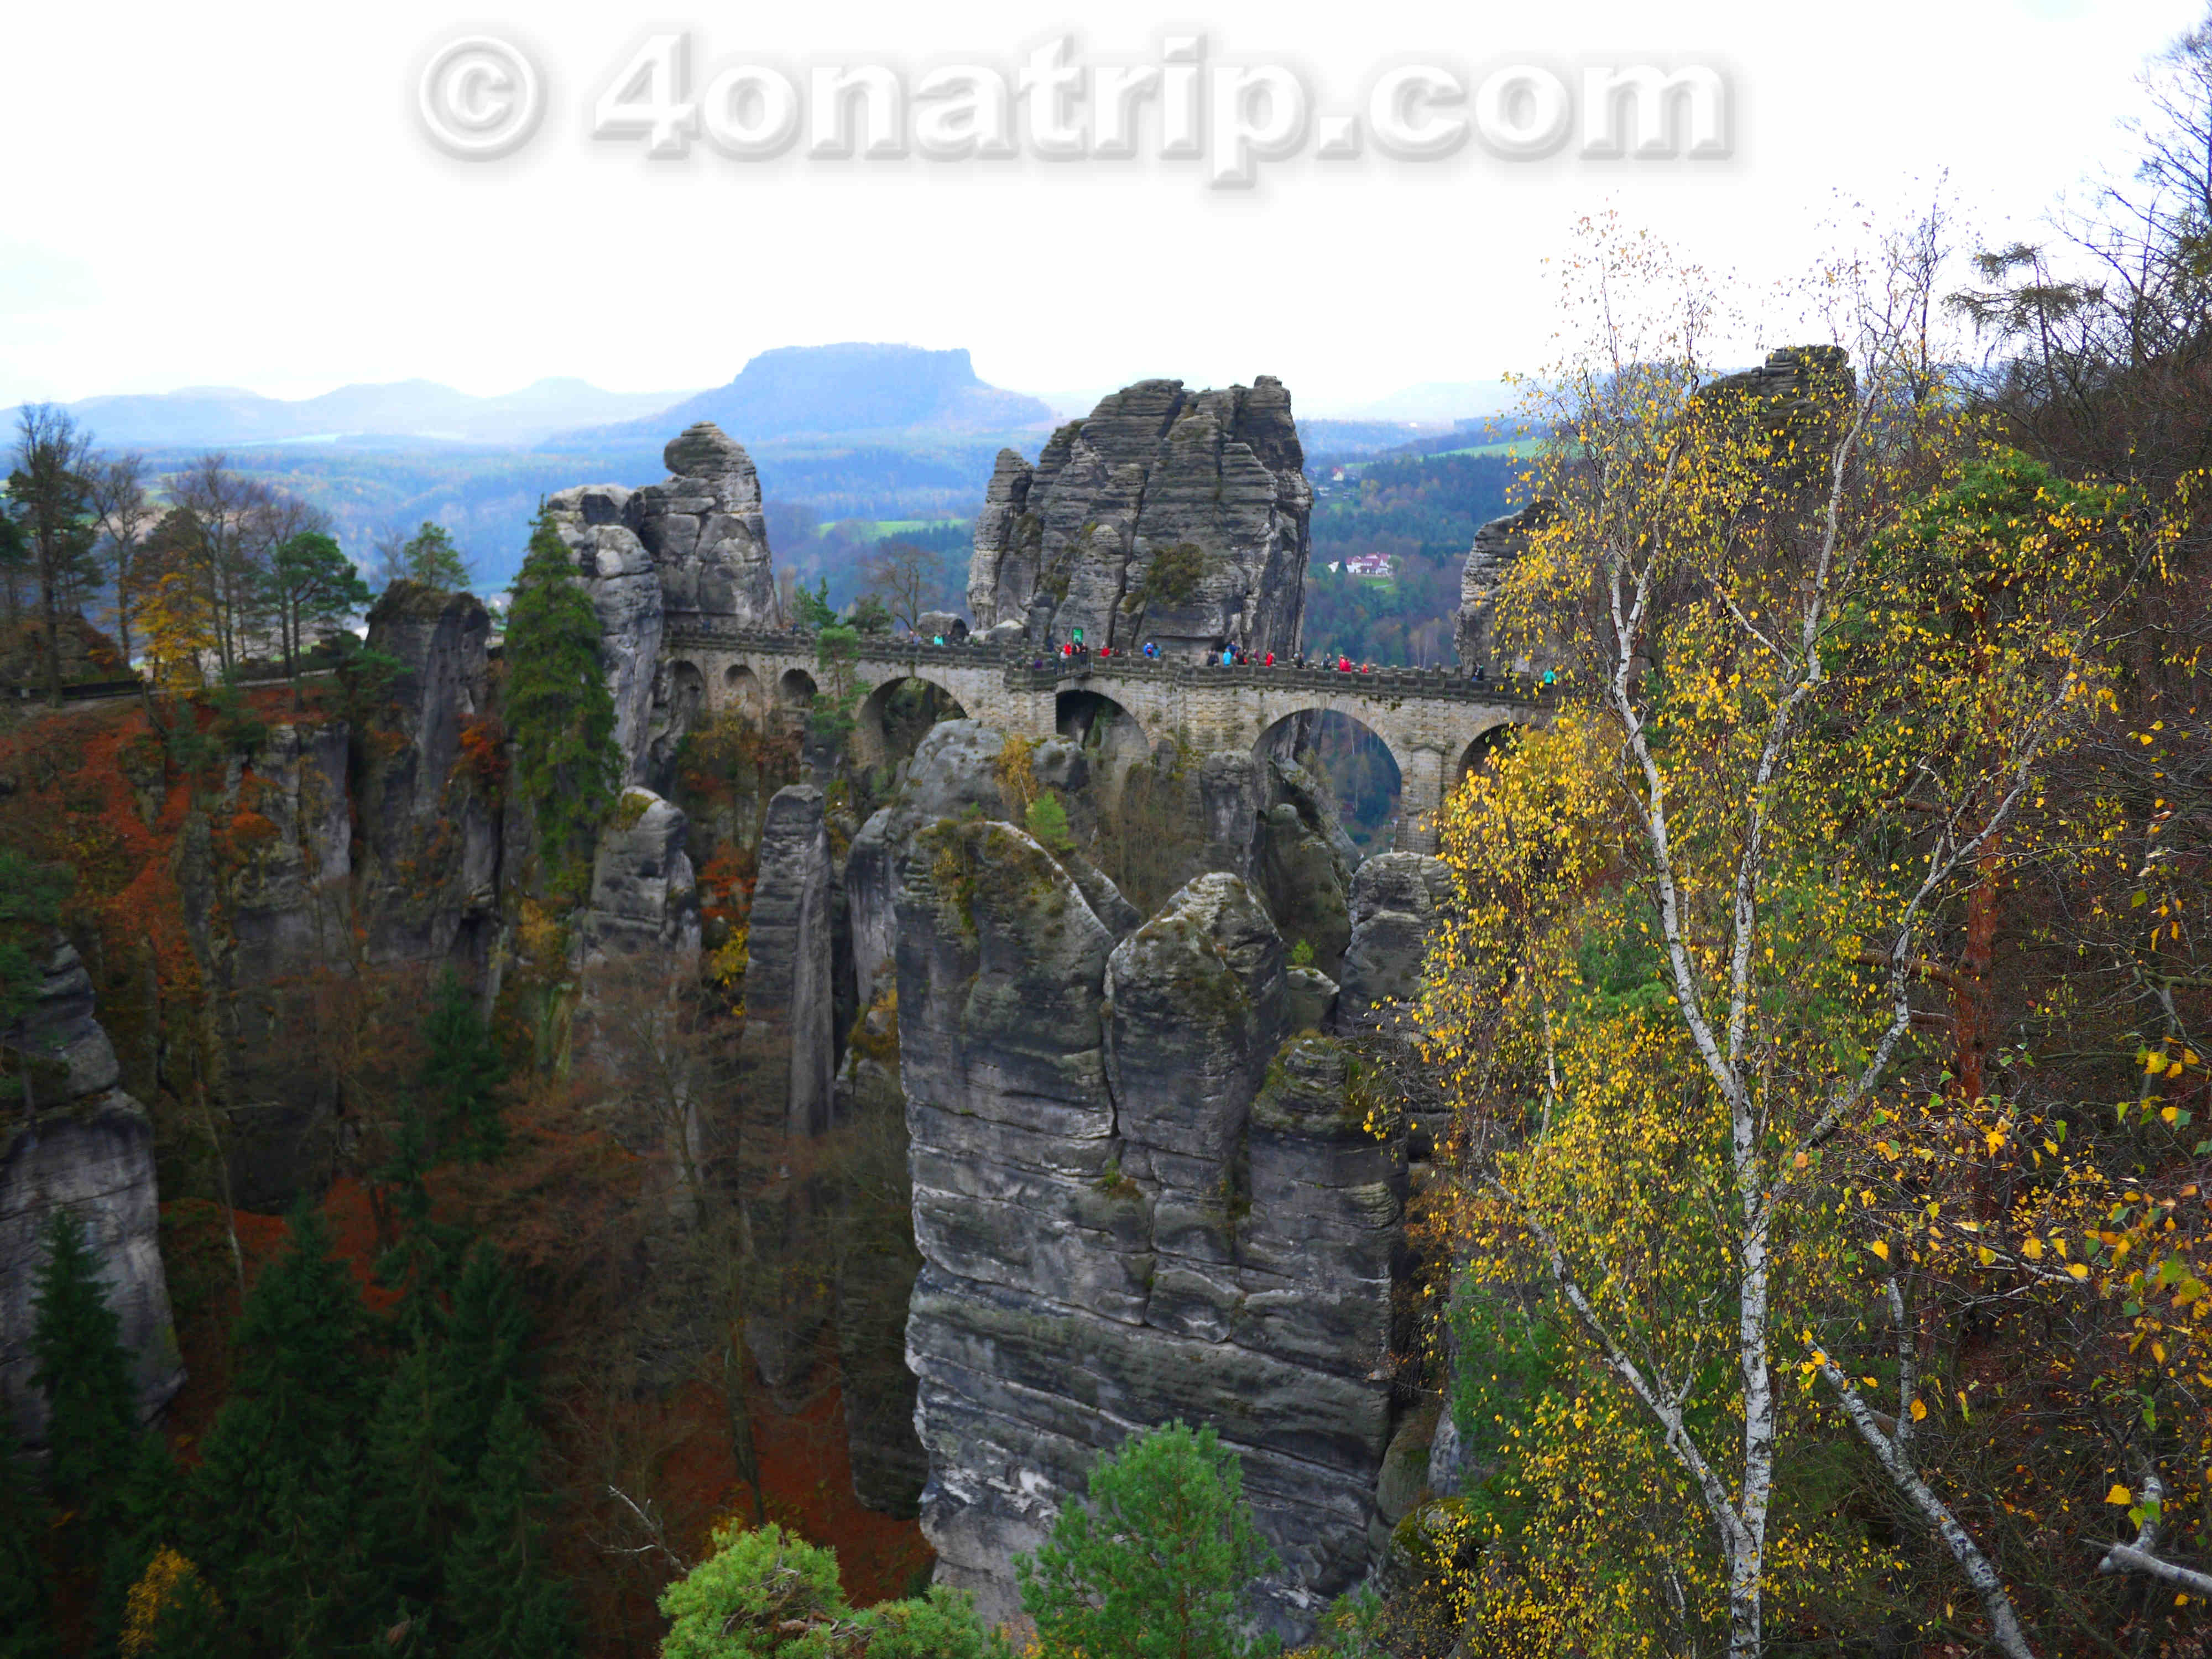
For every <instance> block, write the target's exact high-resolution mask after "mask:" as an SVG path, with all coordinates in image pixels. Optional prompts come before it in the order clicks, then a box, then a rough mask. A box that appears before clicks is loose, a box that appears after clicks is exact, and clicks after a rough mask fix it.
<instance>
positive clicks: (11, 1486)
mask: <svg viewBox="0 0 2212 1659" xmlns="http://www.w3.org/2000/svg"><path fill="white" fill-rule="evenodd" d="M51 1525H52V1517H51V1516H49V1515H48V1514H47V1511H46V1504H45V1501H44V1500H43V1499H42V1498H40V1495H39V1489H38V1486H37V1483H36V1482H35V1481H33V1480H32V1478H31V1472H30V1470H29V1469H28V1468H26V1467H25V1466H24V1464H23V1461H22V1459H21V1456H20V1455H18V1453H17V1451H16V1448H15V1436H14V1435H13V1434H11V1433H9V1430H8V1425H7V1421H6V1416H5V1413H0V1659H47V1656H49V1655H51V1654H52V1652H53V1651H54V1633H53V1614H52V1597H53V1585H52V1581H51V1579H50V1578H49V1577H48V1574H47V1571H46V1558H45V1557H44V1556H42V1555H40V1553H39V1541H40V1539H42V1538H44V1537H46V1534H47V1532H48V1529H49V1528H50V1527H51Z"/></svg>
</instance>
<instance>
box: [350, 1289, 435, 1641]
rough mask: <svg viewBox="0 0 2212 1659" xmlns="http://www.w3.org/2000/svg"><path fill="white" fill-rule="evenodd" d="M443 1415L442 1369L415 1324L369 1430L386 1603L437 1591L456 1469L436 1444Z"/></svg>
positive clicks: (375, 1533) (375, 1543)
mask: <svg viewBox="0 0 2212 1659" xmlns="http://www.w3.org/2000/svg"><path fill="white" fill-rule="evenodd" d="M449 1419H450V1410H449V1404H448V1400H447V1394H446V1391H445V1388H444V1368H443V1367H442V1366H441V1365H439V1364H437V1363H436V1362H435V1358H434V1356H433V1354H432V1352H431V1346H430V1338H429V1334H428V1332H427V1331H424V1330H422V1328H420V1327H418V1328H416V1333H415V1341H414V1344H413V1346H411V1347H410V1348H409V1349H408V1351H407V1352H405V1353H404V1354H403V1355H402V1356H401V1358H400V1360H399V1363H398V1365H397V1366H395V1367H394V1368H393V1370H392V1376H391V1377H390V1378H389V1380H387V1381H386V1383H385V1385H384V1394H383V1398H382V1399H381V1400H380V1401H379V1403H378V1406H377V1411H376V1418H375V1420H374V1422H373V1423H372V1424H371V1425H369V1431H368V1459H367V1464H368V1504H367V1508H366V1516H367V1520H368V1537H369V1541H370V1549H371V1553H372V1557H373V1559H372V1563H371V1565H372V1566H373V1568H374V1572H375V1574H376V1577H377V1581H378V1585H379V1588H380V1591H381V1593H382V1595H383V1597H384V1599H385V1600H386V1601H387V1602H392V1603H397V1604H404V1605H412V1606H422V1605H427V1604H428V1602H430V1601H432V1600H434V1599H435V1597H436V1595H437V1593H438V1583H439V1567H440V1563H441V1559H442V1558H443V1555H444V1553H445V1548H446V1545H447V1541H448V1539H449V1538H450V1536H451V1533H452V1526H451V1522H450V1514H451V1509H452V1505H453V1497H454V1474H455V1471H454V1468H453V1464H452V1463H451V1462H448V1461H447V1457H446V1455H445V1453H444V1450H443V1449H442V1443H443V1441H444V1440H445V1439H446V1438H447V1437H448V1435H449V1434H450V1432H451V1428H450V1423H449Z"/></svg>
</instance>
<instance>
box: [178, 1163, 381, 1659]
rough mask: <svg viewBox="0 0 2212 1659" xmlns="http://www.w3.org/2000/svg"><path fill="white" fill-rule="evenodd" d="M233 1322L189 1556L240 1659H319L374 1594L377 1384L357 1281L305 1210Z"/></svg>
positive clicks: (296, 1215) (195, 1492)
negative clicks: (371, 1514) (308, 1656)
mask: <svg viewBox="0 0 2212 1659" xmlns="http://www.w3.org/2000/svg"><path fill="white" fill-rule="evenodd" d="M290 1226H291V1237H290V1239H289V1243H287V1244H286V1246H285V1248H284V1250H283V1253H282V1254H281V1255H278V1256H277V1258H276V1261H272V1262H270V1264H269V1266H268V1267H265V1268H264V1269H263V1270H262V1273H261V1277H260V1278H259V1279H258V1280H256V1281H255V1283H254V1285H253V1288H252V1291H251V1292H250V1293H249V1294H248V1295H247V1297H246V1306H245V1309H244V1310H243V1311H242V1312H241V1313H240V1316H239V1322H238V1328H237V1331H236V1334H235V1338H234V1354H233V1359H232V1370H231V1392H230V1395H229V1397H228V1399H227V1400H226V1401H224V1402H223V1406H222V1410H221V1411H220V1412H219V1413H216V1420H215V1425H214V1426H213V1427H212V1428H211V1429H210V1431H208V1435H207V1438H206V1440H205V1441H204V1443H203V1453H202V1459H201V1462H200V1467H199V1468H198V1470H197V1472H196V1474H195V1476H194V1479H193V1486H192V1494H191V1509H192V1511H193V1519H194V1535H193V1538H192V1540H191V1541H192V1544H193V1550H192V1554H193V1556H194V1559H196V1560H197V1562H198V1563H199V1565H200V1566H201V1568H202V1569H203V1570H204V1571H206V1572H207V1574H208V1575H209V1577H210V1578H211V1579H212V1580H213V1582H214V1588H215V1589H216V1594H217V1595H219V1596H220V1597H221V1598H222V1600H223V1601H225V1602H227V1603H228V1607H229V1608H230V1611H231V1613H232V1617H233V1620H234V1625H235V1626H236V1628H237V1630H238V1632H239V1634H240V1638H241V1639H240V1651H243V1652H250V1653H261V1654H271V1655H274V1654H290V1653H294V1652H300V1653H321V1652H327V1651H331V1650H333V1649H334V1648H336V1647H337V1646H340V1645H343V1643H344V1642H345V1641H346V1640H349V1639H351V1638H354V1637H356V1636H357V1635H359V1633H360V1632H361V1631H362V1629H363V1628H364V1626H365V1621H366V1620H368V1617H369V1613H370V1603H369V1599H368V1596H367V1595H366V1594H365V1592H366V1591H367V1590H368V1589H369V1587H370V1580H369V1578H368V1573H367V1571H366V1564H365V1561H364V1550H363V1547H362V1535H361V1498H362V1477H361V1455H360V1443H361V1439H362V1433H363V1431H364V1429H365V1427H366V1419H367V1416H368V1407H367V1401H368V1400H371V1399H374V1395H371V1394H369V1393H368V1389H370V1387H371V1386H372V1384H373V1380H374V1379H373V1378H372V1377H371V1376H369V1375H368V1373H367V1372H366V1370H365V1368H364V1364H363V1361H364V1352H363V1347H364V1345H363V1343H362V1334H363V1326H364V1317H365V1316H364V1312H363V1310H362V1304H361V1296H360V1292H359V1291H358V1290H357V1289H356V1286H355V1284H354V1281H353V1276H352V1275H351V1273H349V1272H348V1271H347V1270H346V1267H345V1266H344V1264H343V1263H342V1262H340V1261H337V1259H336V1258H335V1257H333V1256H332V1255H331V1238H330V1231H329V1229H328V1227H327V1226H326V1225H325V1223H324V1221H323V1219H322V1218H321V1216H320V1215H319V1214H318V1213H317V1212H315V1211H314V1210H313V1208H311V1207H309V1206H307V1205H305V1204H304V1203H303V1204H302V1205H301V1206H300V1208H298V1209H297V1210H295V1211H294V1212H293V1214H292V1218H291V1223H290Z"/></svg>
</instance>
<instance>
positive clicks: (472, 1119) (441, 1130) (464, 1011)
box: [422, 968, 507, 1163]
mask: <svg viewBox="0 0 2212 1659" xmlns="http://www.w3.org/2000/svg"><path fill="white" fill-rule="evenodd" d="M423 1036H424V1038H425V1039H426V1040H427V1041H428V1044H429V1054H428V1057H427V1058H426V1059H425V1060H424V1061H423V1064H422V1090H423V1092H424V1093H425V1094H427V1095H428V1096H429V1097H430V1098H431V1099H432V1100H433V1101H435V1103H437V1109H438V1129H437V1144H438V1146H439V1148H440V1150H441V1152H446V1153H447V1154H448V1155H450V1156H459V1157H461V1158H471V1159H474V1160H476V1161H477V1162H478V1163H485V1162H489V1160H491V1159H492V1158H497V1157H498V1156H499V1154H500V1153H501V1151H503V1150H504V1149H505V1147H506V1145H507V1126H506V1125H505V1124H504V1123H502V1122H501V1121H500V1115H499V1093H498V1091H499V1085H501V1083H502V1082H503V1081H505V1080H506V1078H507V1062H506V1061H505V1060H502V1059H501V1057H500V1052H499V1045H498V1044H497V1043H496V1042H493V1041H492V1035H491V1028H490V1026H489V1025H488V1024H485V1021H484V1017H483V1014H482V1013H481V1012H478V1011H477V1000H476V996H475V994H473V993H472V992H471V991H470V989H469V987H468V986H467V985H466V984H465V983H464V982H463V981H462V979H461V976H460V975H459V974H457V973H455V972H454V971H453V969H451V968H448V969H446V970H445V972H444V973H442V974H441V975H439V977H438V988H437V991H436V993H435V995H434V996H433V998H432V1000H431V1003H430V1017H429V1018H428V1020H427V1021H426V1022H425V1024H424V1026H423Z"/></svg>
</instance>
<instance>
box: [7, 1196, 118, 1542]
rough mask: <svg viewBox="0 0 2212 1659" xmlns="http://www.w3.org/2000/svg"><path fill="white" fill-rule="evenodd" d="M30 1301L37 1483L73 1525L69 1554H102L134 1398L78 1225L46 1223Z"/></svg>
mask: <svg viewBox="0 0 2212 1659" xmlns="http://www.w3.org/2000/svg"><path fill="white" fill-rule="evenodd" d="M35 1282H36V1285H37V1289H36V1291H34V1292H33V1296H32V1298H31V1305H32V1307H33V1310H35V1319H36V1322H35V1324H34V1325H33V1328H32V1333H31V1352H32V1355H33V1359H34V1361H35V1362H36V1363H35V1369H34V1370H33V1371H32V1374H31V1381H32V1383H33V1386H34V1387H36V1388H38V1389H40V1390H42V1391H43V1392H44V1393H45V1395H46V1405H47V1418H46V1444H47V1448H48V1455H47V1462H46V1482H47V1486H48V1489H49V1490H50V1491H51V1492H52V1494H53V1498H54V1501H55V1502H56V1503H57V1504H58V1505H60V1506H61V1508H63V1509H64V1510H68V1511H70V1512H71V1513H73V1514H75V1515H76V1516H78V1517H79V1518H78V1521H77V1522H76V1525H75V1526H74V1527H73V1528H71V1529H70V1531H71V1533H72V1534H73V1536H72V1539H71V1547H72V1553H76V1554H78V1555H80V1556H85V1555H87V1554H88V1553H89V1552H91V1551H96V1550H98V1549H100V1548H101V1547H103V1546H104V1542H105V1534H106V1530H107V1528H108V1527H109V1526H110V1524H111V1523H112V1521H113V1520H114V1519H115V1518H116V1510H117V1507H118V1504H119V1503H120V1501H121V1498H122V1496H123V1493H122V1488H123V1485H124V1480H125V1474H126V1473H127V1472H128V1470H129V1468H130V1467H131V1457H132V1454H133V1452H134V1450H135V1449H136V1446H137V1439H138V1411H137V1391H136V1390H135V1389H132V1387H131V1359H130V1356H129V1355H128V1354H127V1353H126V1352H125V1351H124V1347H123V1327H122V1323H121V1322H120V1321H118V1319H117V1318H116V1316H115V1310H113V1309H112V1308H111V1307H109V1306H108V1305H107V1286H106V1285H104V1284H103V1283H101V1281H100V1267H99V1262H98V1261H97V1260H96V1259H95V1258H94V1255H93V1253H92V1251H91V1250H90V1249H87V1248H86V1245H85V1237H84V1224H83V1223H82V1222H81V1221H79V1220H78V1219H77V1218H76V1215H75V1214H74V1213H73V1212H70V1211H69V1210H66V1209H58V1210H56V1211H55V1212H54V1213H53V1218H52V1220H51V1221H49V1222H48V1223H47V1224H46V1262H45V1264H44V1265H43V1266H42V1267H40V1269H39V1272H38V1276H37V1279H36V1281H35Z"/></svg>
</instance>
